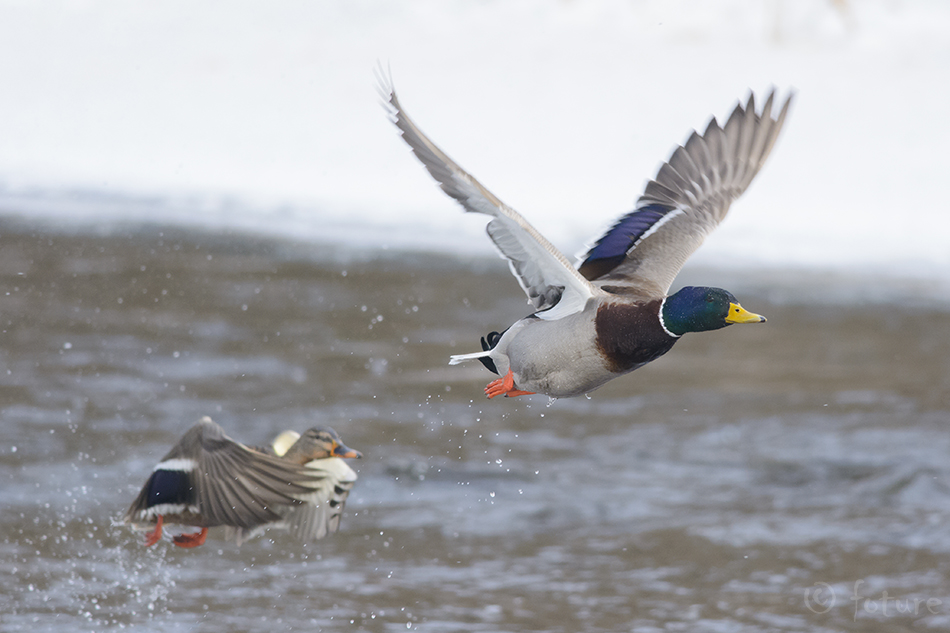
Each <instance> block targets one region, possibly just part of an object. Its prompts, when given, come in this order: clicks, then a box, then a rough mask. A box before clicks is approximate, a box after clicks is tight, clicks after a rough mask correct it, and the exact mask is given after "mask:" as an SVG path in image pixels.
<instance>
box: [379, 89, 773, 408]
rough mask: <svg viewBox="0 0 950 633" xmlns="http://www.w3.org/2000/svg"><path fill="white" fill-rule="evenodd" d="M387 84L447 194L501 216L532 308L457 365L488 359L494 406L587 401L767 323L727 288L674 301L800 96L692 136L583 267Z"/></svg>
mask: <svg viewBox="0 0 950 633" xmlns="http://www.w3.org/2000/svg"><path fill="white" fill-rule="evenodd" d="M378 78H379V89H380V94H381V95H382V98H383V101H384V105H385V106H386V108H387V110H388V112H389V114H390V118H391V119H392V121H393V122H394V123H395V124H396V127H398V128H399V131H400V133H401V135H402V138H403V140H404V141H406V143H408V144H409V147H410V148H412V151H413V153H415V155H416V158H418V159H419V160H420V161H421V162H422V164H423V165H424V166H425V168H426V169H427V170H428V171H429V173H430V174H431V175H432V177H433V178H434V179H435V180H436V182H438V183H439V186H440V187H441V188H442V190H443V191H444V192H445V193H446V194H448V195H449V196H450V197H452V198H453V199H455V200H456V201H457V202H459V203H460V204H461V205H462V207H463V208H464V209H465V211H469V212H474V213H483V214H486V215H489V216H492V220H491V221H490V222H489V223H488V226H487V231H488V236H489V237H490V238H491V240H492V242H494V244H495V246H496V247H497V249H498V251H499V252H500V254H501V255H502V257H504V258H505V259H507V260H508V265H509V267H510V268H511V272H512V273H513V274H514V276H515V277H516V278H517V280H518V283H519V284H520V285H521V287H522V289H523V290H524V291H525V293H526V294H527V295H528V303H529V304H531V306H532V307H533V308H534V313H533V314H531V315H529V316H527V317H525V318H523V319H521V320H519V321H517V322H515V323H514V324H513V325H511V326H510V327H509V328H508V329H507V330H505V331H504V332H502V333H501V334H499V333H498V332H492V333H490V334H489V335H488V336H487V337H484V338H482V351H480V352H475V353H472V354H462V355H457V356H452V357H451V360H450V361H449V362H450V364H452V365H454V364H457V363H460V362H463V361H467V360H479V361H481V362H482V364H483V365H485V367H487V368H488V369H489V370H491V371H492V372H494V373H496V374H498V375H499V376H500V378H498V379H497V380H494V381H492V382H491V383H489V384H488V386H487V387H485V394H486V395H487V396H488V397H489V398H494V397H495V396H500V395H505V396H509V397H511V396H519V395H526V394H532V393H541V394H545V395H547V396H550V397H552V398H568V397H572V396H579V395H583V394H588V393H590V392H592V391H593V390H595V389H597V388H598V387H600V386H602V385H603V384H604V383H606V382H607V381H609V380H611V379H613V378H616V377H617V376H621V375H623V374H626V373H628V372H631V371H633V370H634V369H637V368H639V367H642V366H643V365H645V364H647V363H649V362H650V361H653V360H656V359H657V358H659V357H660V356H662V355H663V354H665V353H666V352H668V351H670V349H671V348H672V347H673V345H674V344H675V343H676V341H678V340H679V339H680V338H681V337H682V336H683V335H684V334H687V333H688V332H704V331H707V330H716V329H719V328H723V327H726V326H727V325H731V324H733V323H760V322H763V321H765V317H762V316H759V315H757V314H752V313H751V312H748V311H747V310H745V309H744V308H743V307H742V306H740V305H739V302H738V300H737V299H736V298H735V297H734V296H733V295H732V293H730V292H728V291H726V290H722V289H720V288H707V287H694V286H687V287H684V288H682V289H680V290H679V291H677V292H675V293H673V294H671V295H667V293H668V292H669V289H670V286H671V285H672V283H673V280H674V278H675V277H676V275H677V273H678V272H679V270H680V269H681V268H682V267H683V264H684V263H685V262H686V260H687V259H688V258H689V256H690V255H691V254H692V253H693V252H694V251H695V250H696V249H697V248H699V245H700V244H702V242H703V240H704V239H705V237H706V235H708V234H709V233H710V232H712V230H713V229H715V228H716V226H718V225H719V223H720V222H721V221H722V220H723V218H724V217H725V216H726V212H727V211H728V210H729V206H730V205H731V204H732V202H733V201H734V200H735V199H736V198H738V197H739V196H740V195H742V193H743V192H744V191H745V190H746V188H747V187H748V186H749V183H751V182H752V179H753V178H754V177H755V175H756V174H757V173H758V172H759V170H760V169H761V168H762V165H763V164H764V163H765V160H766V158H767V157H768V155H769V152H770V151H771V150H772V146H773V145H774V144H775V141H776V139H777V138H778V134H779V132H780V131H781V129H782V125H783V123H784V122H785V116H786V114H787V113H788V108H789V105H790V103H791V96H789V97H788V98H787V99H786V100H785V102H784V104H783V105H782V107H781V109H780V110H779V111H778V114H777V115H776V116H773V112H772V107H773V102H774V101H775V91H774V90H773V91H772V92H771V93H770V94H769V95H768V98H767V99H766V101H765V105H764V106H763V107H762V111H761V113H759V112H756V107H755V96H754V95H750V96H749V99H748V101H747V102H746V103H745V104H742V103H739V104H738V105H737V106H736V108H735V109H734V110H733V111H732V114H731V115H730V116H729V119H728V120H727V121H726V124H725V125H723V126H720V125H719V124H718V122H717V121H716V119H715V118H713V119H712V120H711V121H710V123H709V125H708V126H707V127H706V131H705V132H703V133H702V134H699V133H698V132H693V133H692V135H691V136H690V137H689V139H688V140H687V141H686V144H685V145H683V146H680V147H677V148H676V150H675V151H674V152H673V154H672V156H671V157H670V159H669V160H668V161H667V162H666V163H664V164H663V165H662V166H661V167H660V169H659V171H658V173H657V175H656V178H654V179H653V180H651V181H649V182H648V183H647V185H646V189H645V191H644V193H643V195H642V196H640V199H639V200H638V201H637V203H636V206H635V207H634V209H633V211H631V212H630V213H627V214H626V215H624V216H622V217H621V218H619V219H618V220H617V221H616V222H615V223H614V224H613V225H612V226H611V227H610V228H609V229H608V230H607V231H606V232H605V233H604V234H603V235H602V236H601V237H600V238H599V239H597V240H595V241H594V242H593V245H592V246H591V247H590V248H589V250H588V251H587V252H586V253H585V254H584V255H583V256H582V257H581V258H580V259H579V265H578V266H577V267H575V266H573V265H572V264H571V262H570V261H568V259H567V258H566V257H565V256H564V255H563V254H562V253H561V252H560V251H559V250H558V249H557V248H555V247H554V246H553V245H552V244H551V243H550V242H549V241H548V240H547V239H545V238H544V236H542V235H541V234H540V233H538V231H537V230H536V229H535V228H534V227H533V226H531V225H530V224H529V223H528V222H527V220H525V219H524V218H523V217H522V216H521V214H519V213H518V212H517V211H515V210H514V209H512V208H511V207H508V206H507V205H505V204H504V203H503V202H502V201H501V200H499V199H498V198H497V197H495V195H494V194H492V193H491V192H490V191H488V190H487V189H486V188H485V187H484V186H482V184H481V183H479V182H478V181H477V180H475V178H473V177H472V176H471V175H469V174H468V173H467V172H466V171H465V170H463V169H462V168H461V167H459V166H458V165H457V164H456V163H455V162H454V161H453V160H452V159H451V158H449V157H448V156H447V155H446V154H445V153H444V152H442V150H440V149H439V148H438V147H436V145H435V144H434V143H433V142H432V141H430V140H429V139H428V137H426V135H425V134H423V133H422V131H421V130H420V129H419V128H418V127H416V125H415V123H413V122H412V120H411V119H410V118H409V117H408V116H407V115H406V112H405V110H404V109H403V107H402V105H401V104H400V103H399V99H398V98H397V97H396V92H395V89H394V88H393V85H392V80H391V79H389V78H387V77H385V76H384V75H383V73H382V72H379V73H378Z"/></svg>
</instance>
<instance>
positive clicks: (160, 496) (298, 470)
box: [124, 416, 362, 547]
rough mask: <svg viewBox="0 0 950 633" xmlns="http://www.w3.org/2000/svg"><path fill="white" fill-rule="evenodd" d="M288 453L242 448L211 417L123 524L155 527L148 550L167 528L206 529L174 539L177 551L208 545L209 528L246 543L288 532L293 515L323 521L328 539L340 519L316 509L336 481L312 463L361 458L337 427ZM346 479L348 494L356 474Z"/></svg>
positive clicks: (175, 452)
mask: <svg viewBox="0 0 950 633" xmlns="http://www.w3.org/2000/svg"><path fill="white" fill-rule="evenodd" d="M271 450H273V449H271ZM283 451H284V455H283V456H280V455H278V454H276V451H275V452H273V453H270V451H263V450H260V449H256V448H252V447H249V446H245V445H244V444H241V443H239V442H236V441H234V440H232V439H231V438H230V437H228V436H227V435H225V433H224V429H222V428H221V427H220V426H219V425H218V424H216V423H215V422H213V421H212V420H211V418H209V417H207V416H205V417H203V418H202V419H201V420H200V421H199V422H198V423H197V424H196V425H194V426H193V427H191V428H190V429H189V430H188V431H187V432H186V433H185V434H184V435H183V436H182V438H181V439H180V440H179V441H178V443H177V444H176V445H175V446H174V447H172V449H171V450H170V451H169V452H168V454H167V455H165V457H163V458H162V460H161V461H160V462H159V463H158V464H157V465H156V466H155V468H154V469H153V470H152V474H151V475H150V476H149V478H148V480H147V481H146V482H145V485H144V486H143V487H142V490H141V492H139V494H138V496H137V497H136V498H135V501H133V502H132V505H131V506H130V507H129V510H128V512H126V514H125V518H124V522H125V523H129V524H131V525H133V526H134V527H139V528H141V527H144V528H146V529H147V528H149V527H151V528H152V529H151V530H150V531H148V532H147V533H146V534H145V545H146V546H151V545H154V544H155V543H157V542H158V541H159V540H160V539H161V537H162V527H163V525H164V524H165V523H175V524H179V525H184V526H190V527H198V528H201V530H200V531H199V532H196V533H193V534H180V535H177V536H175V537H174V538H173V542H174V544H175V545H178V546H179V547H198V546H199V545H203V544H204V542H205V539H206V538H207V535H208V528H211V527H215V526H221V525H223V526H227V527H228V528H229V531H228V534H227V536H228V538H233V539H234V540H236V541H237V542H238V544H240V542H241V541H242V540H245V539H246V537H247V536H249V535H251V534H252V533H256V531H257V530H259V529H262V528H263V527H267V526H271V525H277V526H281V527H283V526H284V522H285V519H286V517H288V516H290V515H292V514H294V513H299V516H300V517H301V518H300V522H301V523H302V524H304V525H305V526H309V525H310V524H311V523H312V522H313V520H314V519H313V518H312V517H319V518H321V520H323V524H322V525H323V526H324V528H323V534H326V529H325V526H326V525H327V523H331V524H332V522H333V521H334V520H335V521H336V524H338V523H339V513H336V515H335V518H334V516H333V512H332V511H330V510H329V509H328V510H323V509H322V508H321V510H320V511H319V512H320V514H317V510H315V509H314V510H313V511H311V506H313V505H314V504H315V503H316V502H317V501H318V500H320V499H323V498H327V499H328V500H329V498H330V496H331V495H328V494H327V492H326V491H327V488H328V487H329V488H330V491H331V493H332V492H333V490H334V487H335V479H334V477H333V476H332V475H331V474H328V472H326V471H323V470H320V469H317V468H313V467H311V466H309V464H310V463H312V462H313V461H314V460H317V461H320V460H322V459H335V458H336V457H361V456H362V455H361V454H360V453H359V452H358V451H354V450H352V449H350V448H348V447H347V446H345V445H344V444H343V443H342V442H341V441H340V439H339V436H338V435H337V434H336V433H335V432H334V431H333V430H332V429H311V430H310V431H307V432H306V433H305V434H304V435H303V437H301V438H300V439H299V440H298V441H297V442H296V443H295V444H294V445H293V446H290V447H289V448H288V447H287V446H284V447H283ZM268 453H270V454H268ZM347 468H348V467H347ZM350 473H352V471H350ZM345 478H346V479H347V481H346V482H345V483H344V484H342V485H344V486H346V491H347V492H348V491H349V488H350V487H352V485H353V481H355V479H356V475H355V473H352V475H347V476H346V477H345ZM344 499H345V495H344ZM340 510H342V503H341V504H340ZM324 515H326V516H324ZM320 531H321V526H320V525H316V527H315V528H310V527H307V529H306V530H304V529H302V528H301V530H298V531H295V535H301V534H304V535H307V536H308V537H309V538H316V537H315V536H313V535H314V534H317V533H319V532H320Z"/></svg>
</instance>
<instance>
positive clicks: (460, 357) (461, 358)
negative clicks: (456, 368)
mask: <svg viewBox="0 0 950 633" xmlns="http://www.w3.org/2000/svg"><path fill="white" fill-rule="evenodd" d="M489 354H491V350H486V351H483V352H472V353H471V354H455V355H453V356H450V357H449V365H458V364H459V363H464V362H465V361H467V360H475V359H476V358H477V359H478V360H482V359H483V358H485V357H487V356H488V355H489Z"/></svg>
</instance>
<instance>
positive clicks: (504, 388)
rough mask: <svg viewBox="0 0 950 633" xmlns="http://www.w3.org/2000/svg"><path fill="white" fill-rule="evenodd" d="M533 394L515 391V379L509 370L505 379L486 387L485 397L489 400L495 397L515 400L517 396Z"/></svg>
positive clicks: (494, 381)
mask: <svg viewBox="0 0 950 633" xmlns="http://www.w3.org/2000/svg"><path fill="white" fill-rule="evenodd" d="M533 393H534V392H533V391H521V390H520V389H515V377H514V374H513V373H512V372H511V370H510V369H509V370H508V373H507V374H505V376H504V378H499V379H498V380H493V381H491V382H490V383H488V386H487V387H485V395H486V396H488V397H489V398H494V397H495V396H500V395H505V396H507V397H509V398H514V397H515V396H530V395H531V394H533Z"/></svg>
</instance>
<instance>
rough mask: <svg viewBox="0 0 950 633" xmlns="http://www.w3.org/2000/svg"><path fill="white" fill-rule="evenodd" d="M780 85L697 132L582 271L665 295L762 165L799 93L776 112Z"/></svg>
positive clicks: (604, 282)
mask: <svg viewBox="0 0 950 633" xmlns="http://www.w3.org/2000/svg"><path fill="white" fill-rule="evenodd" d="M774 98H775V92H774V90H773V91H772V93H771V94H770V95H769V97H768V99H767V100H766V102H765V105H764V106H763V109H762V113H761V114H758V113H756V110H755V98H754V96H750V97H749V100H748V101H747V102H746V104H745V105H743V104H741V103H740V104H739V105H738V106H736V108H735V109H734V110H733V112H732V114H731V115H730V116H729V119H728V120H727V121H726V124H725V125H724V126H722V127H720V126H719V124H718V122H717V121H716V120H715V119H713V120H712V121H710V123H709V125H708V126H707V127H706V131H705V132H703V133H702V134H699V133H698V132H693V133H692V134H691V135H690V137H689V139H688V140H687V141H686V143H685V144H684V145H683V146H681V147H678V148H677V149H676V150H675V151H674V152H673V155H672V156H671V157H670V159H669V160H668V161H667V162H666V163H664V164H663V165H662V166H661V167H660V169H659V171H658V172H657V175H656V178H654V179H653V180H651V181H650V182H648V183H647V185H646V188H645V190H644V193H643V195H642V196H641V197H640V199H639V200H638V201H637V205H636V208H635V209H634V210H633V211H632V212H630V213H628V214H627V215H625V216H623V217H621V218H620V219H619V220H618V221H617V222H616V223H615V224H614V225H613V226H611V227H610V229H608V230H607V232H606V233H605V234H604V235H603V236H601V237H600V238H599V239H598V240H596V241H595V242H594V243H593V245H592V246H591V247H590V248H589V249H588V250H587V251H586V253H585V254H584V255H583V256H582V258H581V259H582V261H581V263H580V272H581V274H583V275H584V276H585V277H586V278H587V279H589V280H591V281H595V280H596V282H597V285H598V286H610V287H612V288H614V289H616V288H625V289H628V290H629V291H631V292H639V293H642V294H646V295H651V296H665V295H666V293H667V292H668V291H669V288H670V285H671V284H672V283H673V279H674V278H675V277H676V274H677V273H678V272H679V270H680V269H681V268H682V267H683V264H685V263H686V260H687V259H688V258H689V256H690V255H692V253H693V252H694V251H695V250H696V249H697V248H699V246H700V244H702V242H703V240H704V239H705V237H706V235H708V234H709V233H710V232H712V231H713V229H715V228H716V226H718V225H719V223H720V222H721V221H722V219H723V218H724V217H725V216H726V212H727V211H728V210H729V206H730V205H731V204H732V202H733V201H734V200H735V199H736V198H738V197H739V196H740V195H742V193H743V192H744V191H745V190H746V188H747V187H748V186H749V184H750V183H751V182H752V179H753V178H754V177H755V175H756V174H757V173H758V172H759V170H760V169H761V168H762V165H763V164H764V163H765V160H766V158H768V155H769V152H771V150H772V147H773V146H774V145H775V141H776V139H777V138H778V134H779V132H780V131H781V129H782V125H783V124H784V122H785V117H786V114H787V113H788V108H789V105H790V103H791V100H792V97H791V96H789V97H788V98H787V99H786V100H785V103H784V104H783V106H782V109H781V111H780V112H779V113H778V115H777V116H776V117H774V118H773V116H772V106H773V102H774Z"/></svg>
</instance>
